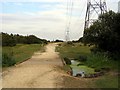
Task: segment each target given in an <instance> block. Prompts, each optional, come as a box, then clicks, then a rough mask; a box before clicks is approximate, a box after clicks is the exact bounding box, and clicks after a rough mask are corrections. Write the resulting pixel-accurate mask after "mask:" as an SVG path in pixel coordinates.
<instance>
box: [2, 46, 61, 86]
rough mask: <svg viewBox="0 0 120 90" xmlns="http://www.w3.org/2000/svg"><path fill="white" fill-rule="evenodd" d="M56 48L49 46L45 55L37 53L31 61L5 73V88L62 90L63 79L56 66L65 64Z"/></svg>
mask: <svg viewBox="0 0 120 90" xmlns="http://www.w3.org/2000/svg"><path fill="white" fill-rule="evenodd" d="M55 46H56V44H48V45H47V46H46V51H45V52H44V53H41V52H36V53H35V54H34V55H33V56H32V58H31V59H29V60H27V61H25V62H23V63H21V64H19V65H16V66H15V67H12V68H9V69H8V70H7V71H5V72H4V73H3V82H2V84H3V88H62V87H63V79H62V77H61V73H60V72H59V71H57V70H55V66H63V63H62V61H61V59H60V58H59V55H58V54H57V53H56V52H55Z"/></svg>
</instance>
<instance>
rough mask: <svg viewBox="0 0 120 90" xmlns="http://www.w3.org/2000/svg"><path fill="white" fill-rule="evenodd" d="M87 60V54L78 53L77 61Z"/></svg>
mask: <svg viewBox="0 0 120 90" xmlns="http://www.w3.org/2000/svg"><path fill="white" fill-rule="evenodd" d="M86 60H87V56H83V55H80V56H79V61H81V62H84V61H86Z"/></svg>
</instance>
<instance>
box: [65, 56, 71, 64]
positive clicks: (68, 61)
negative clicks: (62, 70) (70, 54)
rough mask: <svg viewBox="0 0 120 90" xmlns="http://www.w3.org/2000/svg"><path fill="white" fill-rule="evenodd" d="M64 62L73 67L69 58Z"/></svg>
mask: <svg viewBox="0 0 120 90" xmlns="http://www.w3.org/2000/svg"><path fill="white" fill-rule="evenodd" d="M64 61H65V63H66V64H67V65H71V60H70V59H69V58H67V57H65V58H64Z"/></svg>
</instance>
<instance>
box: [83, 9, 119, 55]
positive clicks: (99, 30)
mask: <svg viewBox="0 0 120 90" xmlns="http://www.w3.org/2000/svg"><path fill="white" fill-rule="evenodd" d="M119 21H120V13H114V12H112V11H109V12H108V13H105V14H103V15H100V16H99V19H98V20H97V21H95V22H94V23H93V25H91V26H90V28H88V29H86V30H85V32H84V37H83V40H84V43H90V44H94V45H95V46H96V48H99V49H101V50H103V51H105V52H106V51H107V52H110V53H120V48H119V46H120V30H119V29H120V22H119Z"/></svg>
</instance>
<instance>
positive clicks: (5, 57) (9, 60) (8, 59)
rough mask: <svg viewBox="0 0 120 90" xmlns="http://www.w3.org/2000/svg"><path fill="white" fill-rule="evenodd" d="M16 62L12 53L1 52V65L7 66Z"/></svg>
mask: <svg viewBox="0 0 120 90" xmlns="http://www.w3.org/2000/svg"><path fill="white" fill-rule="evenodd" d="M15 63H16V62H15V60H14V59H13V55H12V54H6V53H3V54H2V66H3V67H8V66H12V65H14V64H15Z"/></svg>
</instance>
